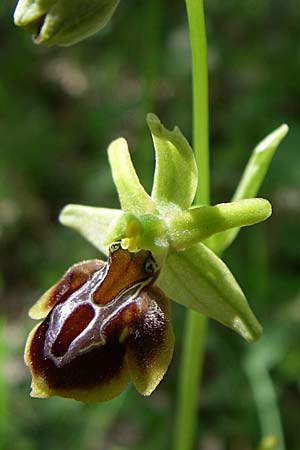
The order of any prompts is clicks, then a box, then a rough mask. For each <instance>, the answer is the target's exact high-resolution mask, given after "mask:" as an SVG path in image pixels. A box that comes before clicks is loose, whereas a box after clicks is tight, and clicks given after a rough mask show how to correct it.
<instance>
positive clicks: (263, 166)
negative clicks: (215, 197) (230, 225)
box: [210, 125, 289, 254]
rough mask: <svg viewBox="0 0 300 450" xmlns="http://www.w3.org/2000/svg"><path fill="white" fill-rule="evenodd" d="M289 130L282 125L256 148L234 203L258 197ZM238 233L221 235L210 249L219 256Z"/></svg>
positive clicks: (235, 194)
mask: <svg viewBox="0 0 300 450" xmlns="http://www.w3.org/2000/svg"><path fill="white" fill-rule="evenodd" d="M288 130H289V128H288V126H287V125H281V126H280V127H279V128H277V129H276V130H275V131H273V132H272V133H270V134H269V135H268V136H267V137H265V139H263V140H262V141H261V142H260V143H259V144H258V145H257V146H256V147H255V149H254V150H253V153H252V155H251V157H250V159H249V161H248V164H247V166H246V168H245V170H244V173H243V175H242V177H241V180H240V182H239V184H238V187H237V189H236V191H235V193H234V195H233V198H232V200H233V201H236V200H241V199H245V198H252V197H255V196H256V195H257V192H258V190H259V188H260V186H261V184H262V182H263V181H264V178H265V175H266V173H267V171H268V168H269V165H270V163H271V161H272V158H273V156H274V153H275V151H276V149H277V147H278V146H279V144H280V142H281V141H282V139H283V138H284V137H285V136H286V134H287V132H288ZM238 232H239V228H236V229H234V230H228V231H226V232H224V233H221V234H220V235H218V236H216V237H215V239H214V240H213V241H212V242H211V243H210V244H211V245H210V247H211V248H213V249H214V251H216V252H217V253H218V254H220V253H222V252H223V251H224V250H225V249H226V248H227V247H228V246H229V245H230V244H231V243H232V242H233V240H234V239H235V238H236V236H237V234H238Z"/></svg>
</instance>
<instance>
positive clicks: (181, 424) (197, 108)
mask: <svg viewBox="0 0 300 450" xmlns="http://www.w3.org/2000/svg"><path fill="white" fill-rule="evenodd" d="M186 9H187V15H188V22H189V32H190V43H191V54H192V79H193V136H194V138H193V146H194V152H195V158H196V164H197V168H198V171H199V172H200V173H201V176H200V177H199V179H198V187H197V191H196V199H195V200H196V204H204V205H208V204H209V199H210V192H209V190H210V180H209V112H208V69H207V43H206V31H205V16H204V4H203V0H186ZM206 330H207V318H206V317H205V316H203V315H202V314H199V313H197V312H195V311H191V310H189V311H187V313H186V324H185V338H184V342H183V348H182V361H181V370H180V374H179V385H178V403H177V409H176V410H177V413H176V418H175V427H174V430H175V431H174V450H190V449H191V448H192V447H193V442H194V435H195V424H196V412H197V407H198V402H199V386H200V383H201V378H202V367H203V359H204V350H205V340H206Z"/></svg>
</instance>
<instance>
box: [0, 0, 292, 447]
mask: <svg viewBox="0 0 300 450" xmlns="http://www.w3.org/2000/svg"><path fill="white" fill-rule="evenodd" d="M13 8H14V3H13V2H11V1H9V0H6V1H5V0H3V1H2V2H1V4H0V23H1V26H0V261H1V266H0V298H1V300H0V305H1V322H0V448H1V450H2V449H3V450H40V449H43V450H50V449H51V450H52V449H55V450H71V449H72V450H73V449H81V450H125V449H126V450H128V449H130V450H148V449H149V450H152V449H156V450H170V448H171V438H172V434H171V433H172V423H173V418H174V411H175V404H176V403H175V400H176V383H177V375H178V367H179V358H180V351H181V346H182V335H183V332H182V329H183V322H184V315H185V310H184V308H183V307H180V306H178V305H175V304H174V305H173V311H172V313H173V322H174V329H175V335H176V348H175V353H174V358H173V361H172V364H171V366H170V369H169V371H168V373H167V375H166V377H165V379H164V380H163V381H162V383H161V384H160V386H159V387H158V389H157V390H156V392H155V393H154V394H153V395H152V396H151V397H150V398H143V397H141V396H139V395H138V394H137V393H136V392H135V390H134V389H133V388H129V389H128V391H127V392H125V393H124V394H122V395H121V396H120V397H118V398H117V399H115V400H114V401H112V402H108V403H105V404H96V405H89V404H81V403H77V402H75V401H71V400H64V399H57V398H53V399H49V400H38V399H31V398H30V397H29V385H30V376H29V373H28V370H27V368H26V367H25V366H24V363H23V356H22V354H23V346H24V342H25V340H26V335H27V333H28V331H29V330H30V329H31V327H32V326H33V322H32V321H31V320H30V319H28V317H27V310H28V307H29V306H30V305H31V304H32V303H33V302H34V301H35V300H36V299H37V298H38V297H39V296H40V295H41V293H43V292H44V291H45V290H46V289H47V288H48V287H49V286H50V285H52V284H53V283H54V282H55V281H56V280H57V279H58V278H59V277H60V276H61V275H62V273H63V272H64V271H65V270H66V269H67V268H68V267H69V266H70V265H72V264H73V263H75V262H78V261H80V260H83V259H86V258H93V257H99V255H98V254H97V252H96V250H95V249H93V248H92V247H91V246H90V245H89V244H88V243H86V242H85V241H84V240H83V239H82V238H81V237H79V236H77V235H76V234H75V233H73V232H72V231H70V230H68V229H64V228H63V227H62V226H61V225H59V224H58V222H57V216H58V214H59V211H60V210H61V208H62V207H63V206H64V205H65V204H66V203H82V204H87V205H95V206H97V205H102V206H107V207H117V206H118V199H117V196H116V192H115V190H114V187H113V183H112V179H111V175H110V171H109V166H108V162H107V156H106V148H107V146H108V144H109V143H110V141H111V140H113V139H114V138H116V137H119V136H124V137H126V138H127V139H128V142H129V145H130V148H131V151H132V155H133V159H134V162H135V165H136V167H137V170H138V172H139V174H140V176H141V179H142V180H143V181H144V184H145V186H146V187H147V188H148V189H149V188H150V186H151V179H152V175H153V166H154V164H153V163H154V160H153V156H154V155H153V149H152V145H151V139H150V135H149V132H148V130H147V128H146V125H145V115H146V113H147V112H148V111H153V112H155V113H157V114H158V115H159V116H160V118H161V120H162V121H163V122H164V123H165V125H166V126H168V127H169V128H171V127H173V126H174V125H175V124H177V125H179V126H180V128H181V129H182V131H183V132H184V133H185V135H186V136H187V137H188V138H189V139H190V140H191V130H192V124H191V69H190V53H189V41H188V30H187V21H186V13H185V5H184V2H183V1H179V0H178V1H175V2H166V1H163V0H144V1H143V2H138V1H132V0H126V2H125V1H123V2H121V4H120V7H119V8H118V10H117V12H116V14H115V15H114V17H113V20H112V21H111V22H110V24H109V25H108V26H107V27H106V28H105V29H104V30H103V31H102V32H100V33H99V34H98V35H96V36H95V37H93V38H91V39H89V40H87V41H84V42H82V43H80V44H77V45H76V46H74V47H71V48H65V49H59V48H53V49H52V48H51V49H47V48H40V47H37V46H35V45H33V44H32V42H31V38H30V36H29V35H27V34H26V33H25V32H24V31H22V30H20V29H17V28H16V27H14V25H13V23H12V19H11V15H12V11H13ZM206 14H207V31H208V51H209V55H208V58H209V77H210V127H211V131H210V133H211V134H210V137H211V176H212V202H214V203H216V202H221V201H228V200H229V199H230V196H231V194H232V192H233V189H234V187H235V185H236V183H237V181H238V179H239V176H240V174H241V171H242V169H243V167H244V165H245V163H246V161H247V159H248V157H249V155H250V153H251V150H252V148H253V147H254V146H255V144H256V143H257V142H258V141H259V140H260V139H261V138H263V137H264V136H265V135H266V134H267V133H269V132H270V131H271V130H272V129H274V128H276V127H277V126H278V125H280V124H281V123H283V122H286V123H288V124H289V126H290V133H289V135H288V137H287V138H286V139H285V140H284V142H283V144H282V145H281V147H280V149H279V150H278V152H277V154H276V156H275V158H274V160H273V162H272V165H271V168H270V172H269V175H268V178H267V179H266V181H265V182H264V185H263V188H262V190H261V192H260V195H261V196H264V197H266V198H268V199H270V200H271V202H272V204H273V208H274V213H273V216H272V218H271V220H269V221H267V222H266V223H264V224H261V225H258V226H256V227H251V229H250V228H249V229H247V230H244V231H243V232H242V233H241V234H240V236H239V238H238V240H237V241H236V242H235V243H234V245H233V246H232V248H230V250H229V251H228V252H227V253H226V254H225V260H226V261H227V262H228V264H229V266H230V267H231V269H232V271H233V273H234V274H235V275H236V277H237V278H238V280H239V281H240V283H241V285H242V287H243V289H244V291H245V292H246V295H247V297H248V299H249V302H250V303H251V305H252V307H253V309H254V310H255V312H256V313H257V316H258V317H259V319H260V320H261V322H262V323H263V325H264V328H265V334H264V337H263V338H262V339H261V341H260V342H259V343H258V344H255V345H253V346H250V347H249V346H248V345H247V344H244V343H243V342H242V341H241V339H240V338H239V337H238V336H236V335H234V334H233V333H232V332H231V331H229V330H227V329H225V328H224V327H222V326H221V325H218V324H216V323H215V322H210V327H209V335H208V341H207V353H206V359H205V369H204V379H203V388H202V393H201V411H200V414H199V421H198V427H197V435H198V436H199V437H198V438H197V444H196V447H195V448H197V449H201V450H227V449H228V450H253V449H256V448H257V447H258V443H259V441H260V439H261V437H262V436H264V435H267V434H269V433H273V432H274V431H276V433H277V434H278V436H279V438H280V432H281V425H280V420H279V412H280V415H281V420H282V428H283V432H284V436H285V441H286V449H287V450H299V448H300V433H299V422H300V331H299V330H300V289H299V268H300V263H299V256H300V255H299V254H300V248H299V223H300V214H299V213H300V189H299V180H300V152H299V145H300V81H299V73H300V26H299V24H300V8H299V1H298V0H288V1H286V2H283V1H280V0H273V1H271V0H262V1H255V0H244V1H243V2H241V1H239V0H228V1H227V2H223V1H222V0H209V1H207V4H206ZM199 400H200V399H199ZM277 407H278V409H277ZM281 448H283V447H281Z"/></svg>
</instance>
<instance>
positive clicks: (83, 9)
mask: <svg viewBox="0 0 300 450" xmlns="http://www.w3.org/2000/svg"><path fill="white" fill-rule="evenodd" d="M118 3H119V0H19V1H18V4H17V6H16V9H15V12H14V21H15V24H16V25H17V26H19V27H22V28H24V29H26V30H28V31H30V32H31V33H32V34H33V41H34V42H35V43H36V44H46V45H48V46H51V45H61V46H68V45H72V44H74V43H76V42H78V41H81V40H82V39H85V38H86V37H88V36H90V35H92V34H94V33H95V32H97V31H98V30H100V29H101V28H103V27H104V26H105V24H106V23H107V22H108V21H109V19H110V18H111V16H112V15H113V13H114V11H115V9H116V7H117V6H118Z"/></svg>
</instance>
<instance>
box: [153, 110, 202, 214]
mask: <svg viewBox="0 0 300 450" xmlns="http://www.w3.org/2000/svg"><path fill="white" fill-rule="evenodd" d="M147 123H148V126H149V128H150V131H151V134H152V139H153V144H154V147H155V154H156V164H155V173H154V181H153V187H152V193H151V197H152V198H153V200H154V202H155V203H156V205H157V207H158V209H160V210H162V211H163V210H164V206H165V205H166V204H168V203H171V204H172V203H174V204H176V205H178V206H179V207H180V208H181V209H187V208H189V207H190V206H191V204H192V201H193V200H194V197H195V193H196V189H197V181H198V171H197V165H196V161H195V157H194V154H193V151H192V149H191V147H190V145H189V143H188V141H187V140H186V138H185V137H184V136H183V134H182V133H181V131H180V130H179V128H178V127H175V128H174V130H173V131H169V130H167V129H166V128H165V127H164V126H163V125H162V123H161V122H160V120H159V119H158V117H157V116H155V115H154V114H148V115H147Z"/></svg>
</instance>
